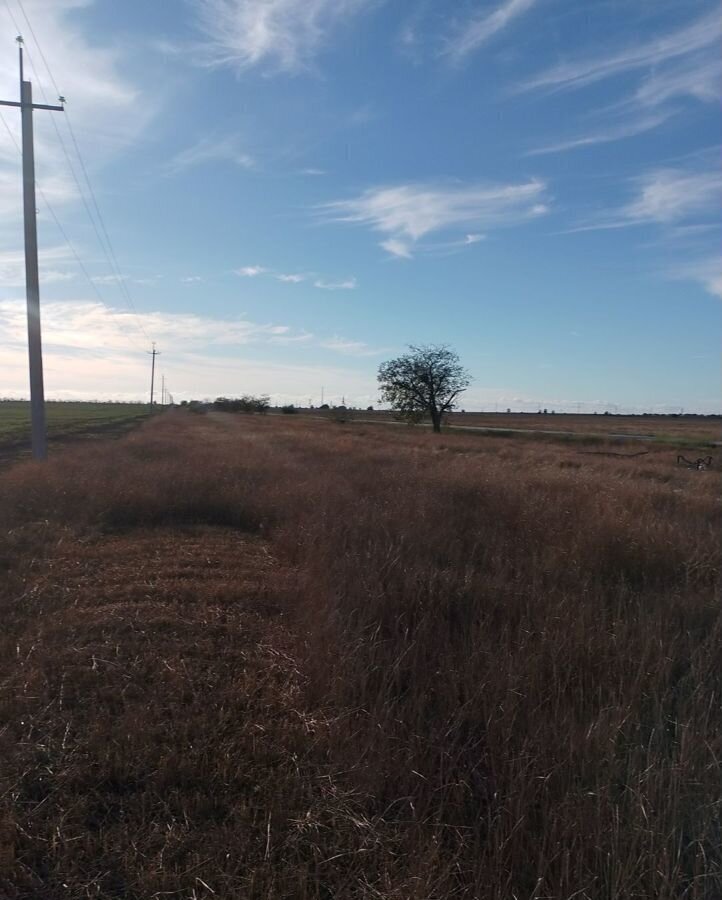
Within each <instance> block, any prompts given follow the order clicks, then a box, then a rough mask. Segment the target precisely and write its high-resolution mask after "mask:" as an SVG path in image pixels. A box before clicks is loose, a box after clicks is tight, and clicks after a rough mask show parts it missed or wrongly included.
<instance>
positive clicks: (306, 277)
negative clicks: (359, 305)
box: [234, 266, 358, 291]
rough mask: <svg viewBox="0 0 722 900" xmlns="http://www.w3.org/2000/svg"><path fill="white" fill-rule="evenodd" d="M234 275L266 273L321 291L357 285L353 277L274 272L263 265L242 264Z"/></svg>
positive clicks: (340, 289)
mask: <svg viewBox="0 0 722 900" xmlns="http://www.w3.org/2000/svg"><path fill="white" fill-rule="evenodd" d="M234 271H235V273H236V275H241V276H242V277H244V278H256V277H257V276H258V275H267V276H268V277H269V278H275V279H276V281H280V282H282V283H283V284H302V283H303V282H310V283H311V284H312V285H313V287H315V288H319V289H320V290H323V291H350V290H354V289H355V288H357V287H358V282H357V280H356V279H355V278H353V277H351V278H343V279H340V280H335V279H329V278H324V277H322V276H320V275H319V274H318V273H316V272H275V271H274V270H273V269H267V268H265V267H264V266H243V267H241V268H240V269H235V270H234Z"/></svg>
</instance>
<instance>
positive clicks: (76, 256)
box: [0, 111, 145, 352]
mask: <svg viewBox="0 0 722 900" xmlns="http://www.w3.org/2000/svg"><path fill="white" fill-rule="evenodd" d="M0 121H1V122H2V124H3V125H4V126H5V130H6V131H7V133H8V135H9V136H10V140H11V141H12V142H13V144H14V145H15V149H16V150H17V151H18V154H19V155H20V157H21V158H22V150H21V148H20V145H19V144H18V142H17V139H16V137H15V135H14V134H13V132H12V129H11V128H10V126H9V125H8V123H7V120H6V119H5V116H4V115H3V114H2V112H1V111H0ZM36 188H37V191H38V193H39V194H40V197H41V198H42V200H43V203H44V204H45V206H46V207H47V210H48V212H49V213H50V215H51V217H52V219H53V221H54V222H55V225H56V226H57V228H58V231H59V232H60V234H61V235H62V237H63V240H64V241H65V242H66V244H67V246H68V249H69V250H70V253H71V254H72V256H73V257H74V259H75V262H76V263H77V265H78V267H79V269H80V271H81V272H82V273H83V275H84V276H85V278H86V280H87V282H88V284H89V285H90V287H91V289H92V290H93V292H94V293H95V295H96V297H97V299H98V301H99V302H100V303H101V304H102V305H103V307H104V308H105V309H106V310H107V311H108V312H109V313H110V314H111V316H112V317H113V318H114V319H115V321H116V322H117V323H118V324H119V326H120V329H121V332H122V333H123V335H124V337H125V338H127V340H128V341H130V343H132V344H133V346H134V347H135V348H136V349H138V350H142V351H143V352H145V348H144V347H142V346H141V345H140V344H139V343H138V342H137V341H136V340H135V338H133V337H132V336H131V335H130V334H129V333H128V332H127V331H126V329H125V324H124V322H123V320H122V319H121V318H120V316H118V314H117V313H116V312H115V310H114V309H113V308H112V307H111V306H110V305H109V304H108V303H106V302H105V298H104V297H103V295H102V294H101V292H100V289H99V288H98V285H97V284H96V282H94V281H93V279H92V278H91V277H90V273H89V272H88V270H87V269H86V267H85V264H84V263H83V261H82V259H81V258H80V255H79V254H78V252H77V250H76V249H75V246H74V245H73V242H72V241H71V240H70V238H69V237H68V233H67V231H66V230H65V228H64V227H63V225H62V223H61V221H60V219H59V218H58V215H57V213H56V212H55V210H54V209H53V207H52V205H51V204H50V201H49V200H48V198H47V197H46V196H45V192H44V191H43V189H42V187H41V186H40V185H39V184H36Z"/></svg>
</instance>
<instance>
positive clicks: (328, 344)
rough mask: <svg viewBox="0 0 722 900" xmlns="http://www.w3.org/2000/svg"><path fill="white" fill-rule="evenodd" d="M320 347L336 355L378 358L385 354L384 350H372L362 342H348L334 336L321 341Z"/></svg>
mask: <svg viewBox="0 0 722 900" xmlns="http://www.w3.org/2000/svg"><path fill="white" fill-rule="evenodd" d="M321 346H322V347H325V348H326V349H327V350H334V351H335V352H337V353H343V354H346V355H348V356H378V355H379V354H381V353H385V352H387V351H386V350H384V349H378V350H374V349H373V348H371V347H369V345H368V344H366V343H364V342H363V341H349V340H347V339H346V338H342V337H339V336H338V335H335V336H334V337H332V338H329V339H328V340H325V341H321Z"/></svg>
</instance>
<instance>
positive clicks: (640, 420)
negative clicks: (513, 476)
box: [449, 413, 722, 442]
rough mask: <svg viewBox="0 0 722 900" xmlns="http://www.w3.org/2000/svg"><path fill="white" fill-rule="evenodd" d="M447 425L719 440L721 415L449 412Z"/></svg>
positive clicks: (721, 436)
mask: <svg viewBox="0 0 722 900" xmlns="http://www.w3.org/2000/svg"><path fill="white" fill-rule="evenodd" d="M449 424H450V425H467V426H472V427H477V428H478V427H484V428H501V429H507V428H509V429H517V428H518V429H530V430H534V431H568V432H573V433H577V434H594V435H635V436H636V435H641V436H649V437H650V438H656V439H658V440H659V439H666V438H669V439H672V440H674V439H681V440H685V441H702V442H713V441H722V416H651V415H650V416H605V415H596V416H595V415H572V414H561V415H556V414H555V415H552V414H546V415H545V414H544V413H541V414H538V413H452V414H451V415H450V416H449Z"/></svg>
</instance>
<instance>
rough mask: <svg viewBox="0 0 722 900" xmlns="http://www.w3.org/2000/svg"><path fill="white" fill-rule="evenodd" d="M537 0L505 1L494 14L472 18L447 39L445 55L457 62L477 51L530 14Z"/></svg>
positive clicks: (483, 14)
mask: <svg viewBox="0 0 722 900" xmlns="http://www.w3.org/2000/svg"><path fill="white" fill-rule="evenodd" d="M535 3H536V0H504V2H503V3H501V4H500V5H499V6H497V8H496V9H495V10H493V12H486V11H485V12H483V13H482V14H477V15H474V16H472V17H471V18H470V19H469V20H467V21H466V22H464V23H463V24H462V25H460V26H457V28H456V29H455V31H454V33H453V34H452V35H451V36H450V37H449V38H448V39H447V42H446V47H445V50H444V54H445V55H446V56H448V57H450V58H451V59H452V60H454V61H455V62H459V61H461V60H462V59H463V58H464V57H466V56H467V55H468V54H469V53H472V52H473V51H474V50H477V49H478V48H479V47H480V46H481V45H482V44H484V43H486V41H488V40H489V39H490V38H492V37H493V36H494V35H495V34H497V32H499V31H501V30H502V29H504V28H506V26H507V25H509V23H510V22H512V21H513V20H514V19H516V18H518V17H519V16H521V15H523V14H524V13H526V12H528V11H529V10H530V9H531V8H532V6H534V4H535Z"/></svg>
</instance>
